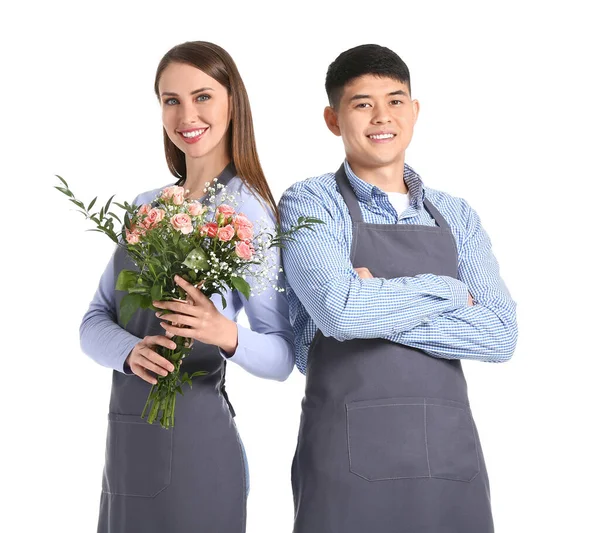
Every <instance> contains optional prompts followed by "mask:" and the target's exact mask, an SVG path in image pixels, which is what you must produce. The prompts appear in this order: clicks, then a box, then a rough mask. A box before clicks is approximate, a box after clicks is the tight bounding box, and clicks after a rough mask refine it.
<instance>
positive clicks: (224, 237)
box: [217, 224, 235, 241]
mask: <svg viewBox="0 0 600 533" xmlns="http://www.w3.org/2000/svg"><path fill="white" fill-rule="evenodd" d="M234 235H235V228H234V227H233V226H232V225H231V224H227V226H223V227H222V228H219V229H218V230H217V236H218V237H219V240H221V241H230V240H231V239H232V238H233V236H234Z"/></svg>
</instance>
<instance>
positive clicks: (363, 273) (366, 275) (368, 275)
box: [354, 267, 373, 279]
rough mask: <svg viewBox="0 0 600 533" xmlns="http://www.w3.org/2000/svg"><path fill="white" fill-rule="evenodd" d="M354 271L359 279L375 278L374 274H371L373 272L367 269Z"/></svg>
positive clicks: (360, 268)
mask: <svg viewBox="0 0 600 533" xmlns="http://www.w3.org/2000/svg"><path fill="white" fill-rule="evenodd" d="M354 271H355V272H356V273H357V274H358V277H359V278H361V279H370V278H372V277H373V274H371V271H370V270H369V269H368V268H365V267H358V268H355V269H354Z"/></svg>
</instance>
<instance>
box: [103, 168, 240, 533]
mask: <svg viewBox="0 0 600 533" xmlns="http://www.w3.org/2000/svg"><path fill="white" fill-rule="evenodd" d="M233 175H235V170H234V169H233V166H231V165H230V166H229V167H227V168H226V169H225V171H224V172H223V173H222V174H221V175H220V176H219V182H220V183H223V184H226V183H227V182H228V181H229V180H230V179H231V177H233ZM114 268H115V272H119V271H120V270H122V269H123V268H127V269H135V266H134V265H133V263H132V262H131V261H130V260H129V258H128V257H127V255H126V254H125V252H124V251H123V249H121V248H118V250H117V252H116V254H115V256H114ZM124 295H125V293H123V292H117V309H118V308H119V304H120V301H121V299H122V298H123V296H124ZM119 323H120V319H119ZM125 329H127V331H129V332H130V333H133V334H134V335H136V336H138V337H140V338H143V337H145V336H146V335H164V330H163V329H162V328H161V327H160V322H159V320H158V319H157V318H156V316H155V315H154V312H153V311H150V310H140V311H138V312H137V313H136V314H135V315H134V317H133V318H132V319H131V320H130V321H129V323H128V324H127V327H126V328H125ZM196 370H206V371H208V375H206V376H202V377H200V378H195V379H194V380H193V387H192V388H191V389H190V388H189V387H188V386H187V385H184V386H183V388H184V389H185V390H184V395H183V396H181V395H178V397H177V404H176V407H175V427H174V428H173V429H169V430H166V429H163V428H162V427H161V426H160V424H159V423H158V422H155V424H153V425H150V424H148V423H147V422H146V421H145V420H143V419H141V418H140V414H141V412H142V409H143V407H144V403H145V402H146V398H147V396H148V392H149V391H150V387H151V386H150V384H148V383H146V382H145V381H143V380H142V379H141V378H139V377H138V376H135V375H126V374H123V373H121V372H117V371H115V372H113V381H112V391H111V397H110V409H109V415H108V433H107V445H106V462H105V467H104V476H103V482H102V495H101V501H100V518H99V524H98V532H99V533H136V532H138V531H139V532H144V533H167V532H169V533H192V532H204V531H206V532H217V531H218V532H219V533H242V532H244V531H245V528H246V479H245V477H246V476H245V468H244V460H243V455H242V448H241V443H240V440H239V437H238V433H237V430H236V427H235V424H234V421H233V410H232V409H231V407H230V404H229V401H228V399H227V396H226V394H225V390H224V378H225V362H224V360H223V358H222V357H221V355H220V353H219V350H218V348H217V347H216V346H212V345H207V344H203V343H201V342H198V341H195V342H194V345H193V347H192V350H191V353H190V354H189V355H188V356H187V357H186V359H185V360H184V362H183V364H182V368H181V371H182V372H189V373H192V372H195V371H196Z"/></svg>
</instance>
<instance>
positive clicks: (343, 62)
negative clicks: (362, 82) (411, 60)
mask: <svg viewBox="0 0 600 533" xmlns="http://www.w3.org/2000/svg"><path fill="white" fill-rule="evenodd" d="M366 74H371V75H373V76H379V77H381V78H392V79H394V80H398V81H400V82H402V83H406V85H407V86H408V91H409V94H410V72H409V71H408V67H407V66H406V63H404V61H402V59H400V56H398V54H396V52H393V51H392V50H390V49H389V48H386V47H385V46H379V45H377V44H362V45H360V46H356V47H355V48H350V50H346V51H345V52H342V53H341V54H340V55H339V56H338V57H337V58H336V60H335V61H334V62H333V63H331V65H329V68H328V69H327V76H326V78H325V90H326V91H327V97H328V98H329V105H330V106H331V107H333V108H334V109H337V107H338V105H339V103H340V100H341V98H342V92H343V90H344V87H345V86H346V85H347V84H348V83H350V82H351V81H352V80H355V79H356V78H360V77H361V76H364V75H366Z"/></svg>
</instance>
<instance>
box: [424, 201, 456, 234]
mask: <svg viewBox="0 0 600 533" xmlns="http://www.w3.org/2000/svg"><path fill="white" fill-rule="evenodd" d="M423 205H424V206H425V209H427V211H429V214H430V215H431V217H432V218H433V220H435V222H436V224H437V225H438V226H439V227H440V228H442V229H447V230H449V229H450V226H449V225H448V222H446V219H445V218H444V217H443V216H442V214H441V213H440V212H439V211H438V210H437V208H436V207H435V206H434V205H433V204H432V203H431V202H430V201H429V200H428V199H427V198H424V199H423Z"/></svg>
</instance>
